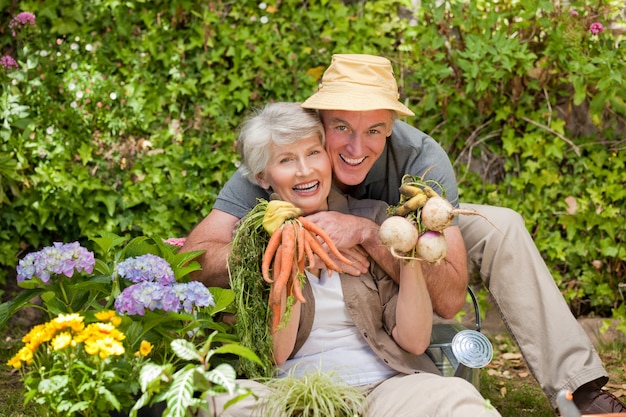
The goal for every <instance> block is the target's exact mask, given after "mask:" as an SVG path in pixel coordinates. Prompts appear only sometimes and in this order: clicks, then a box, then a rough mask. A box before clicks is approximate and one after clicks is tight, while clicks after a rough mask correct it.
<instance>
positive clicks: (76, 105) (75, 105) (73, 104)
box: [70, 101, 78, 109]
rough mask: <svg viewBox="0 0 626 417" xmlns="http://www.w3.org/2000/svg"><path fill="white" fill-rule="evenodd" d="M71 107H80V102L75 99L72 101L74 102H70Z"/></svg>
mask: <svg viewBox="0 0 626 417" xmlns="http://www.w3.org/2000/svg"><path fill="white" fill-rule="evenodd" d="M70 107H71V108H73V109H75V108H76V107H78V103H76V102H75V101H72V102H71V103H70Z"/></svg>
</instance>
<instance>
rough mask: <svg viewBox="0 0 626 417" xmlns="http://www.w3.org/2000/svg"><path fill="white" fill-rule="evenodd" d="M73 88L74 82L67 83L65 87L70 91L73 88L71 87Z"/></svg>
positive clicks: (74, 86)
mask: <svg viewBox="0 0 626 417" xmlns="http://www.w3.org/2000/svg"><path fill="white" fill-rule="evenodd" d="M75 88H76V84H74V83H69V84H68V85H67V89H68V90H70V91H72V90H73V89H75Z"/></svg>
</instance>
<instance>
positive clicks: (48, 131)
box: [46, 126, 54, 135]
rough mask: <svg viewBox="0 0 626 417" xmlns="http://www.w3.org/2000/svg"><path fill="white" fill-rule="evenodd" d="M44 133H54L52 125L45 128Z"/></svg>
mask: <svg viewBox="0 0 626 417" xmlns="http://www.w3.org/2000/svg"><path fill="white" fill-rule="evenodd" d="M46 133H47V134H49V135H51V134H53V133H54V127H53V126H49V127H48V128H47V129H46Z"/></svg>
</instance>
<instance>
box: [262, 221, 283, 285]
mask: <svg viewBox="0 0 626 417" xmlns="http://www.w3.org/2000/svg"><path fill="white" fill-rule="evenodd" d="M282 234H283V228H282V227H279V228H278V229H276V230H274V233H272V236H271V237H270V240H269V241H268V242H267V247H266V248H265V252H264V253H263V262H262V264H261V273H262V274H263V279H264V280H265V282H267V283H269V284H271V283H272V282H274V281H272V279H270V265H271V264H272V259H274V255H275V254H276V251H277V250H278V247H279V246H280V243H281V241H282Z"/></svg>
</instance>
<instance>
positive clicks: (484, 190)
mask: <svg viewBox="0 0 626 417" xmlns="http://www.w3.org/2000/svg"><path fill="white" fill-rule="evenodd" d="M413 3H414V2H412V1H409V0H381V1H376V2H364V1H349V0H344V1H339V0H323V1H321V2H299V1H282V2H267V3H262V2H257V1H247V0H246V1H237V2H229V1H211V2H204V3H202V4H198V3H197V2H192V1H189V0H175V1H172V2H165V1H162V0H160V1H159V0H157V1H153V2H149V3H145V2H140V1H128V2H124V3H119V2H115V1H110V0H104V1H100V2H79V1H76V0H52V1H46V2H43V3H42V2H37V1H22V2H20V3H19V7H20V9H19V10H17V9H14V8H13V7H16V6H9V5H6V3H0V4H2V5H3V6H1V7H2V8H3V11H4V12H5V13H4V14H3V16H6V18H4V19H5V22H4V23H5V24H3V25H0V27H4V28H5V29H4V30H5V35H6V36H4V37H2V41H0V42H1V46H2V48H3V51H2V55H10V56H12V57H13V58H15V59H16V61H17V64H18V65H19V68H18V69H10V70H9V69H0V80H1V82H2V85H3V90H2V93H1V94H2V96H1V103H2V104H1V106H2V107H1V114H2V116H1V117H2V127H1V128H0V139H1V140H0V205H1V214H0V264H1V265H3V266H7V267H9V268H11V267H13V266H15V264H16V262H17V256H18V255H19V254H20V253H21V251H24V250H26V251H28V250H31V249H37V248H40V247H42V246H44V245H47V244H50V243H51V242H52V241H54V240H63V241H71V240H76V239H79V238H80V237H82V236H94V235H97V234H99V233H100V232H101V231H111V232H115V233H131V234H135V233H137V234H138V233H142V232H145V233H148V234H151V235H155V234H156V235H177V236H182V235H185V234H186V233H187V232H188V231H189V230H190V229H191V228H192V227H193V225H194V224H195V223H196V222H197V221H198V220H199V219H200V218H202V217H203V216H204V215H206V214H207V213H208V211H209V210H210V208H211V205H212V203H213V201H214V199H215V196H216V195H217V192H218V191H219V189H220V187H221V185H222V184H223V183H224V182H225V181H226V179H227V178H228V177H229V175H230V174H231V173H232V172H233V170H234V169H235V167H236V160H235V152H234V150H233V141H234V140H235V138H236V135H237V127H238V126H239V124H240V122H241V121H242V119H243V118H244V117H245V116H246V115H247V114H248V112H249V111H250V110H251V109H252V108H255V107H261V106H262V105H263V104H264V103H266V102H267V101H271V100H293V101H301V100H303V99H305V98H306V97H308V96H309V95H310V93H311V92H312V91H313V90H314V88H315V84H316V81H317V79H318V78H319V77H320V76H321V74H322V72H323V70H324V68H325V67H326V66H327V65H328V63H329V62H330V58H331V55H332V54H333V53H336V52H342V53H346V52H352V53H372V54H381V55H384V56H387V57H389V58H390V59H391V60H392V62H393V63H394V66H395V68H396V76H397V78H398V80H399V83H400V86H401V93H402V98H403V100H405V101H406V102H407V104H409V106H410V107H411V108H412V109H413V110H414V111H415V112H416V117H415V118H414V119H411V120H409V121H410V122H412V123H414V124H415V125H416V126H418V127H419V128H420V129H421V130H423V131H426V132H428V133H430V134H431V135H432V136H433V137H435V138H436V139H438V140H439V141H440V142H441V143H442V144H443V145H444V147H445V148H446V149H447V150H449V152H450V155H451V157H452V159H453V160H454V161H455V166H456V168H457V170H458V172H457V173H458V178H459V181H460V191H461V193H462V194H461V197H462V199H463V201H468V202H469V201H471V202H482V203H489V204H497V205H503V206H509V207H511V208H513V209H515V210H517V211H519V212H520V213H522V214H523V215H524V217H525V218H526V221H527V226H528V228H529V230H530V232H531V233H532V235H533V236H534V237H535V239H536V242H537V245H538V247H539V249H540V250H541V252H542V254H543V255H544V257H545V259H546V262H547V264H548V265H549V267H550V268H551V269H552V272H553V273H554V277H555V279H556V281H557V283H558V284H559V285H560V287H561V289H562V290H563V293H564V295H565V297H566V299H567V300H568V301H569V302H570V303H571V305H572V307H573V309H574V311H575V312H576V313H580V314H588V313H595V314H598V315H604V316H610V315H612V314H613V315H617V316H619V317H623V315H620V314H619V311H623V308H622V309H621V310H620V306H623V296H622V295H621V294H620V287H619V283H620V282H623V281H624V278H625V272H624V271H625V270H626V262H625V261H626V248H625V245H624V241H625V236H624V233H625V232H624V226H623V224H622V223H623V222H621V221H620V218H621V217H622V216H623V214H624V213H623V207H625V205H624V199H625V197H626V196H625V191H624V188H625V187H624V185H625V184H626V177H625V175H626V174H624V169H623V162H622V161H624V159H625V158H624V140H623V138H624V137H625V127H624V126H625V117H626V103H624V97H626V92H625V91H624V90H625V87H623V74H624V73H625V71H624V69H625V65H624V63H625V56H624V55H625V52H624V51H625V48H624V47H623V42H624V41H623V33H624V22H625V20H626V19H625V16H624V9H623V2H621V1H619V0H578V1H571V2H569V3H568V4H567V5H559V4H555V3H554V2H550V1H545V0H531V1H527V2H513V1H509V0H505V1H500V2H497V3H496V2H489V1H484V0H480V1H447V2H435V1H422V2H421V6H420V8H419V9H418V8H417V7H416V6H414V4H413ZM21 11H29V12H32V13H33V14H34V15H35V16H36V17H37V21H36V26H30V25H29V26H27V27H22V28H20V29H21V30H20V31H18V32H17V33H16V36H15V37H13V36H11V33H10V30H9V22H10V19H11V16H15V15H17V13H19V12H21ZM598 24H600V25H602V28H603V29H604V30H600V29H601V28H600V26H599V25H598ZM592 25H594V26H593V32H596V33H593V32H592V31H591V27H592ZM0 279H2V278H0ZM624 318H626V317H624Z"/></svg>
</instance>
